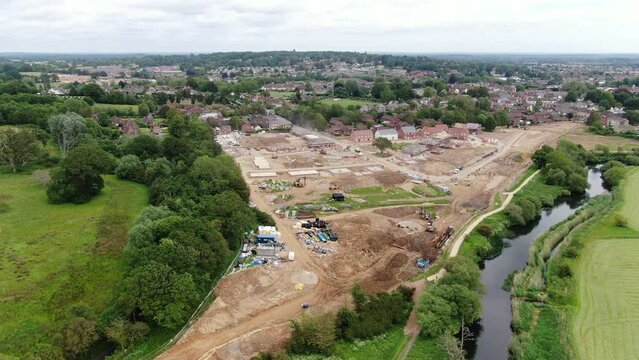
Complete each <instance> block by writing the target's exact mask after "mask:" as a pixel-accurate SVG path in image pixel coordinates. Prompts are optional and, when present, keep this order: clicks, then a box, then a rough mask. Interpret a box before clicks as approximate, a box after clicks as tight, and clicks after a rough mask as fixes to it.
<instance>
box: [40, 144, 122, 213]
mask: <svg viewBox="0 0 639 360" xmlns="http://www.w3.org/2000/svg"><path fill="white" fill-rule="evenodd" d="M114 166H115V161H114V160H113V157H112V156H111V155H110V154H109V153H107V152H106V151H104V150H102V149H99V148H96V147H92V146H88V145H85V146H79V147H77V148H74V149H73V150H71V151H70V152H69V155H68V156H67V157H66V158H65V159H64V160H63V161H62V164H61V166H60V168H58V169H55V170H53V172H52V173H53V174H52V176H51V182H50V183H49V186H48V188H47V196H48V198H49V201H50V202H52V203H54V204H59V203H65V202H72V203H76V204H80V203H85V202H88V201H89V200H91V198H92V197H93V196H95V195H97V194H99V193H100V190H102V188H103V187H104V180H103V179H102V177H101V176H100V174H101V173H104V172H108V171H112V169H113V167H114Z"/></svg>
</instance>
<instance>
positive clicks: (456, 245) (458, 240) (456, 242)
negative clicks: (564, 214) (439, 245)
mask: <svg viewBox="0 0 639 360" xmlns="http://www.w3.org/2000/svg"><path fill="white" fill-rule="evenodd" d="M540 171H541V170H537V171H535V172H534V173H532V174H531V175H530V176H529V177H528V178H527V179H526V180H524V181H523V182H522V183H521V184H520V185H519V186H518V187H517V188H516V189H515V190H513V191H510V192H504V193H503V194H504V195H506V199H504V201H503V202H502V204H501V206H500V207H498V208H496V209H494V210H491V211H489V212H487V213H485V214H482V215H481V216H479V217H478V218H477V219H475V220H474V221H473V222H471V223H470V224H469V225H468V226H467V227H466V228H465V229H464V230H463V231H462V232H461V233H459V234H457V236H456V237H455V238H454V239H453V244H452V246H451V247H450V253H449V255H448V257H451V258H452V257H455V256H457V254H458V253H459V249H460V248H461V245H462V243H463V242H464V239H466V237H467V236H468V235H469V234H470V233H471V232H472V231H473V230H475V228H476V227H477V226H478V225H479V224H480V223H481V222H482V221H484V220H485V219H486V218H487V217H489V216H492V215H495V214H497V213H498V212H501V211H503V210H504V209H505V208H506V206H508V204H510V202H511V201H512V199H513V196H515V194H517V193H518V192H519V191H521V189H523V188H524V186H526V184H528V183H529V182H530V181H531V180H532V179H533V178H534V177H535V176H536V175H537V174H539V172H540ZM444 274H446V269H441V270H439V272H438V273H437V274H435V275H431V276H429V277H428V278H427V279H426V280H428V281H436V280H438V279H440V278H441V277H442V276H444Z"/></svg>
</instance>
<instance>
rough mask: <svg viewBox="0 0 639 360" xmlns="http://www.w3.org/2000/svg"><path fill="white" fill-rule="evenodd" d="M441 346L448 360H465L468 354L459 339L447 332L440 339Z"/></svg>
mask: <svg viewBox="0 0 639 360" xmlns="http://www.w3.org/2000/svg"><path fill="white" fill-rule="evenodd" d="M439 346H440V347H441V349H442V350H444V352H445V353H446V358H447V359H448V360H464V359H466V352H465V351H464V347H463V344H462V343H461V341H459V339H457V338H456V337H455V336H453V335H452V334H451V333H449V332H447V333H445V334H443V335H441V336H440V337H439Z"/></svg>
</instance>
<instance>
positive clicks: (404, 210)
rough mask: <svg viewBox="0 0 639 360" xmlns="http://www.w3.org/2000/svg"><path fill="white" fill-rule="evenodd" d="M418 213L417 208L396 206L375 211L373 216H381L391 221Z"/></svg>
mask: <svg viewBox="0 0 639 360" xmlns="http://www.w3.org/2000/svg"><path fill="white" fill-rule="evenodd" d="M418 212H419V207H418V206H398V207H393V208H382V209H375V210H374V211H373V213H374V214H378V215H383V216H386V217H390V218H393V219H397V218H402V217H406V216H410V215H413V214H417V213H418Z"/></svg>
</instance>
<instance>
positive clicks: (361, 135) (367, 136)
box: [351, 130, 374, 143]
mask: <svg viewBox="0 0 639 360" xmlns="http://www.w3.org/2000/svg"><path fill="white" fill-rule="evenodd" d="M373 139H374V136H373V132H372V131H371V130H355V131H353V132H352V133H351V141H352V142H354V143H372V142H373Z"/></svg>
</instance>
